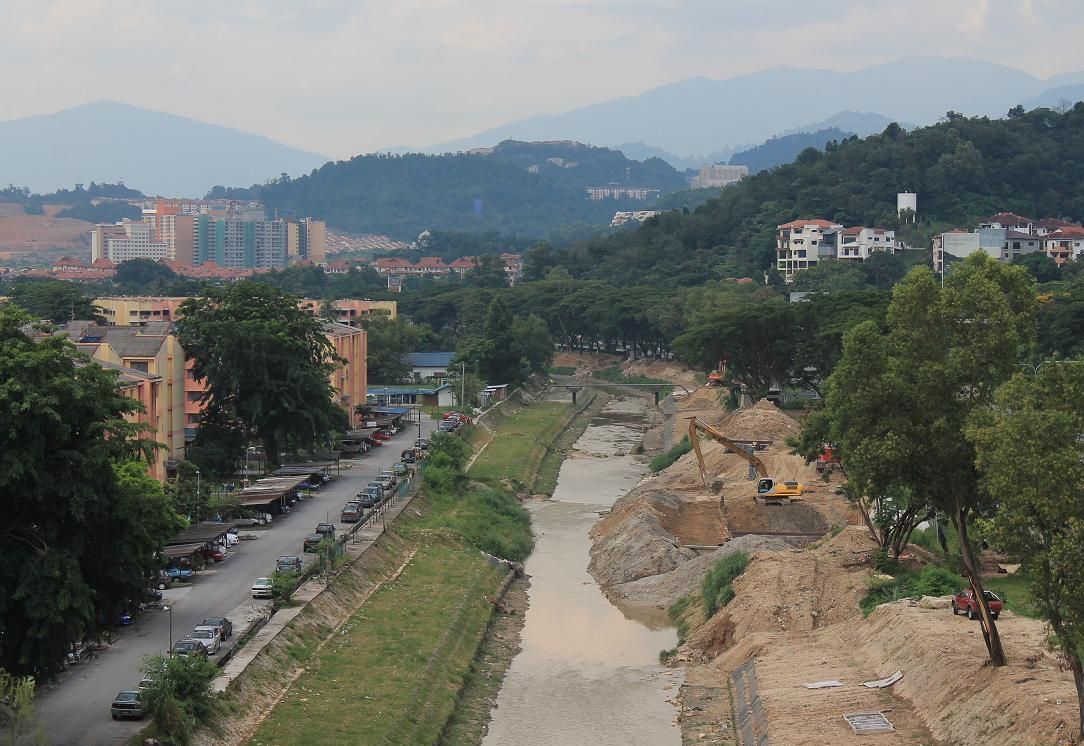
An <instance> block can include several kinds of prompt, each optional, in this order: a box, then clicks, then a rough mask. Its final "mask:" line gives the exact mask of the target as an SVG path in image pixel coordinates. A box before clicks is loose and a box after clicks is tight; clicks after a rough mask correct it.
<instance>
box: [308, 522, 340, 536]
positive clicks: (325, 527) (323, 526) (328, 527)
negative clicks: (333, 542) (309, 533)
mask: <svg viewBox="0 0 1084 746" xmlns="http://www.w3.org/2000/svg"><path fill="white" fill-rule="evenodd" d="M313 533H317V534H322V535H323V536H324V537H325V538H327V539H334V538H335V524H334V523H317V524H316V528H315V529H313Z"/></svg>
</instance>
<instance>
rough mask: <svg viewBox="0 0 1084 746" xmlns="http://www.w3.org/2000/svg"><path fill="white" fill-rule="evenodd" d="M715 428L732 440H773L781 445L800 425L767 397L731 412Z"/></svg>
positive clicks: (796, 431) (794, 433)
mask: <svg viewBox="0 0 1084 746" xmlns="http://www.w3.org/2000/svg"><path fill="white" fill-rule="evenodd" d="M716 429H718V430H719V431H720V432H721V433H722V434H723V435H725V436H727V437H728V438H733V439H734V440H774V441H778V442H779V444H780V445H782V444H783V441H784V440H785V439H786V438H788V437H790V436H792V435H797V434H798V433H799V432H800V431H801V429H802V426H801V425H799V424H798V422H797V421H795V420H794V419H793V418H792V417H789V416H788V415H786V414H784V413H783V412H782V411H780V410H779V408H778V407H777V406H775V405H774V404H772V403H771V402H770V401H768V400H767V399H761V400H760V401H758V402H757V403H756V404H754V405H753V406H751V407H746V408H745V409H739V410H737V411H735V412H731V413H730V414H729V415H728V416H727V417H726V418H725V419H723V420H722V422H720V424H719V427H718V428H716Z"/></svg>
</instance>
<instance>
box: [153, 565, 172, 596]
mask: <svg viewBox="0 0 1084 746" xmlns="http://www.w3.org/2000/svg"><path fill="white" fill-rule="evenodd" d="M171 585H173V578H171V577H170V576H169V573H167V572H166V571H165V570H159V571H158V577H157V578H155V580H154V586H155V587H156V588H157V589H158V590H160V591H164V590H165V589H166V588H169V587H170V586H171Z"/></svg>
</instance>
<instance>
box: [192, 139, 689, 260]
mask: <svg viewBox="0 0 1084 746" xmlns="http://www.w3.org/2000/svg"><path fill="white" fill-rule="evenodd" d="M607 184H619V185H622V186H625V185H628V186H643V187H652V188H656V189H659V190H661V191H662V192H663V193H666V192H673V191H676V190H679V189H684V188H685V178H684V176H683V175H682V174H680V173H679V172H677V171H675V170H674V168H673V167H672V166H670V164H668V163H666V162H665V161H663V160H661V159H659V158H649V159H647V160H645V161H634V160H629V159H627V158H625V156H624V155H622V154H621V153H620V152H619V151H616V150H609V149H607V148H595V147H590V146H587V145H581V144H579V143H573V142H542V143H524V142H515V141H506V142H503V143H501V144H500V145H498V146H496V147H494V148H486V149H482V150H479V151H474V152H471V153H455V154H445V155H421V154H406V155H380V154H372V155H360V156H356V157H354V158H351V159H350V160H348V161H339V162H337V163H327V164H325V165H324V166H322V167H321V168H319V169H316V170H314V171H313V172H312V173H311V174H310V175H308V176H303V177H301V178H297V179H290V178H289V177H285V178H283V179H280V180H277V181H274V182H272V183H270V184H266V185H256V186H253V187H251V188H249V189H223V188H221V187H216V188H215V189H214V190H212V192H211V194H210V196H214V197H219V196H222V197H225V196H237V197H255V198H257V199H259V200H260V201H262V202H263V203H264V204H266V205H267V206H268V207H269V208H280V209H284V210H292V211H294V212H296V213H297V214H299V215H312V216H314V217H318V218H324V219H325V220H327V222H328V225H329V226H330V227H332V228H334V229H336V230H341V231H348V232H354V233H385V234H387V235H390V236H394V237H396V238H402V239H412V238H414V237H416V236H417V235H418V234H419V233H421V232H422V231H423V230H427V229H443V230H457V231H470V232H484V231H494V230H495V231H501V232H504V233H510V234H518V235H527V236H544V235H546V234H547V233H548V232H550V231H551V230H552V229H554V228H556V227H558V226H561V225H565V224H568V223H605V224H609V222H610V219H611V218H612V217H613V213H614V211H615V210H617V209H645V208H647V207H650V206H651V203H650V202H647V203H645V202H644V201H636V200H627V199H625V200H612V199H606V200H597V201H592V200H589V199H587V193H586V187H589V186H605V185H607Z"/></svg>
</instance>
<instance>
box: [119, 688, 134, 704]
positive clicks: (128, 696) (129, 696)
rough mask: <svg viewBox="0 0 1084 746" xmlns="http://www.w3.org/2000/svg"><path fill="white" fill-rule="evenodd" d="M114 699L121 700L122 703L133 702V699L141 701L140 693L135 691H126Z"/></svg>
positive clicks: (120, 692)
mask: <svg viewBox="0 0 1084 746" xmlns="http://www.w3.org/2000/svg"><path fill="white" fill-rule="evenodd" d="M113 699H114V700H120V701H122V702H127V701H131V700H133V699H139V692H137V691H135V690H133V689H125V690H123V691H119V692H117V696H116V697H114V698H113Z"/></svg>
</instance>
